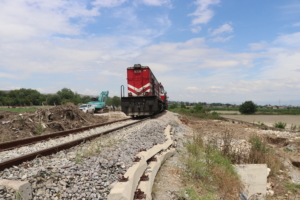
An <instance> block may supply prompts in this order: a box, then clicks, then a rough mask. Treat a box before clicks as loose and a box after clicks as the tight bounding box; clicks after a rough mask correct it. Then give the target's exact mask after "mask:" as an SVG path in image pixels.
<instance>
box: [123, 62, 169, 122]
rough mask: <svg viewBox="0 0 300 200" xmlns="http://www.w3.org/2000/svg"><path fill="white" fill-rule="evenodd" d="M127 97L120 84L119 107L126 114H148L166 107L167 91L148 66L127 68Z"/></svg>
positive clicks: (137, 65) (136, 65) (134, 115)
mask: <svg viewBox="0 0 300 200" xmlns="http://www.w3.org/2000/svg"><path fill="white" fill-rule="evenodd" d="M127 84H128V97H125V96H124V86H123V85H122V86H121V108H122V112H124V113H125V114H126V115H128V116H132V117H137V116H150V115H154V114H156V113H159V112H162V111H164V110H166V109H167V108H168V101H167V92H166V91H165V90H164V87H163V85H162V84H161V83H159V82H158V81H157V79H156V78H155V76H154V75H153V73H152V71H151V69H150V68H149V67H148V66H141V65H140V64H135V65H134V66H133V67H128V68H127Z"/></svg>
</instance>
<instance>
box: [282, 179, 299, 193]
mask: <svg viewBox="0 0 300 200" xmlns="http://www.w3.org/2000/svg"><path fill="white" fill-rule="evenodd" d="M284 186H285V188H286V189H287V190H289V191H291V192H292V193H298V192H300V184H296V183H290V182H287V183H285V184H284Z"/></svg>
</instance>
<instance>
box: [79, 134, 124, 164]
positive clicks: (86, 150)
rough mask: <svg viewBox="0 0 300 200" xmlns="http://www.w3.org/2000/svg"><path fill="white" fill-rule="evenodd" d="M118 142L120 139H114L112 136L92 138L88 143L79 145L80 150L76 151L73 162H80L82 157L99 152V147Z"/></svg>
mask: <svg viewBox="0 0 300 200" xmlns="http://www.w3.org/2000/svg"><path fill="white" fill-rule="evenodd" d="M118 142H120V140H116V139H114V138H112V139H111V138H104V137H101V138H98V139H95V140H92V141H91V142H90V143H89V144H88V145H86V144H84V145H82V146H81V148H80V150H78V151H77V152H76V156H75V163H76V164H78V163H81V162H82V161H83V160H84V158H87V157H90V156H93V155H96V154H100V153H101V149H102V148H104V147H111V146H112V145H114V144H116V143H118Z"/></svg>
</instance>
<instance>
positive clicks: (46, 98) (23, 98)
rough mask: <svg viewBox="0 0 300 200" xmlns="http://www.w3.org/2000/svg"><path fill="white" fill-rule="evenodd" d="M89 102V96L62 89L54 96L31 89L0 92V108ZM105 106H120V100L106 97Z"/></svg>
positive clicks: (116, 97)
mask: <svg viewBox="0 0 300 200" xmlns="http://www.w3.org/2000/svg"><path fill="white" fill-rule="evenodd" d="M90 100H91V96H80V95H79V94H78V93H76V92H73V91H72V90H71V89H68V88H63V89H61V90H59V91H57V92H56V93H55V94H42V93H40V92H39V91H37V90H33V89H25V88H22V89H19V90H11V91H9V92H4V91H0V106H38V105H62V104H65V103H69V102H71V103H74V104H75V105H79V104H85V103H88V102H89V101H90ZM106 103H107V105H115V106H117V107H118V106H120V104H121V99H120V97H118V96H114V97H108V100H107V102H106Z"/></svg>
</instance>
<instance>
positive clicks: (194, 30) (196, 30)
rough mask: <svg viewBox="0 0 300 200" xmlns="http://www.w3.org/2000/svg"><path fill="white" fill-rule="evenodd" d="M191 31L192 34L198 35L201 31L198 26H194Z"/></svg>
mask: <svg viewBox="0 0 300 200" xmlns="http://www.w3.org/2000/svg"><path fill="white" fill-rule="evenodd" d="M191 31H192V32H193V33H199V32H200V31H201V27H200V26H195V27H193V28H191Z"/></svg>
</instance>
